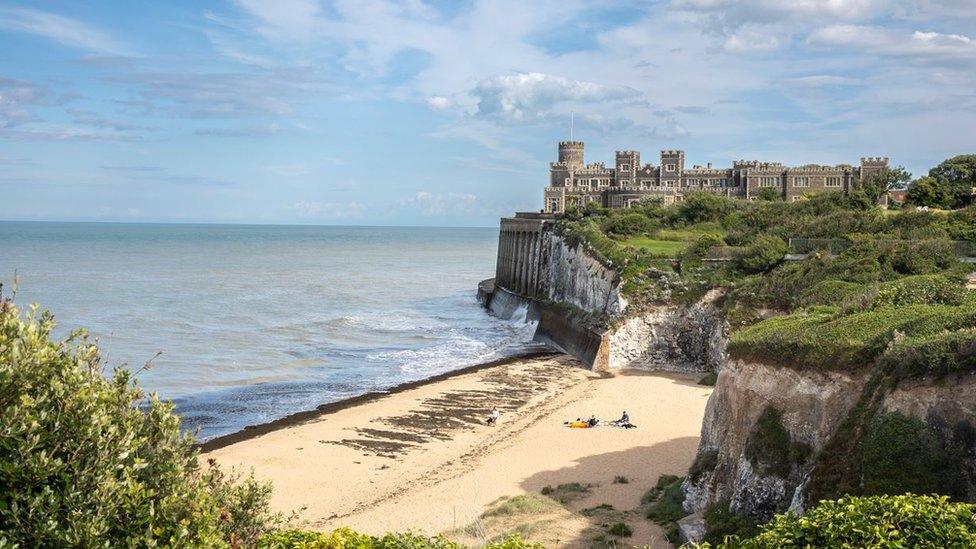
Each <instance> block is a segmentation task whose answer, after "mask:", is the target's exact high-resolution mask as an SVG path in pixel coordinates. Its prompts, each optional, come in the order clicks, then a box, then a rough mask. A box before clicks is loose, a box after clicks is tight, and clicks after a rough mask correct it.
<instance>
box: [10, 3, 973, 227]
mask: <svg viewBox="0 0 976 549" xmlns="http://www.w3.org/2000/svg"><path fill="white" fill-rule="evenodd" d="M570 112H575V113H576V115H575V119H576V124H575V127H576V137H577V138H580V139H583V140H585V141H586V142H587V160H589V161H594V160H603V161H606V162H608V163H609V162H611V161H612V158H613V156H612V153H613V150H615V149H638V150H641V151H642V152H643V155H644V161H645V162H647V161H650V162H653V163H656V162H657V151H659V150H660V149H663V148H684V149H685V150H686V154H687V157H688V160H689V161H690V162H693V163H705V162H708V161H711V162H714V163H716V164H717V165H726V164H729V163H730V162H731V160H732V159H737V158H750V159H751V158H757V159H762V160H774V161H781V162H784V163H791V164H793V163H808V162H819V163H830V164H833V163H842V162H846V163H856V162H857V159H858V157H860V156H862V155H863V156H875V155H888V156H890V157H891V158H892V162H893V163H894V164H896V165H904V166H906V167H907V168H908V169H909V170H910V171H913V172H915V174H916V175H920V174H922V173H924V171H926V170H927V169H928V168H929V167H931V166H932V165H934V164H936V163H938V162H939V161H941V160H942V159H944V158H946V157H948V156H951V155H955V154H960V153H967V152H976V2H974V0H920V1H907V0H889V1H886V0H791V1H790V2H782V1H780V0H662V1H659V2H626V1H624V2H593V1H586V0H558V1H557V0H553V1H550V0H539V1H533V2H525V1H524V0H513V1H509V0H492V1H489V0H473V1H465V2H449V1H446V0H435V1H427V2H424V1H421V0H408V1H404V2H393V1H387V0H275V1H268V0H236V1H233V0H230V1H206V0H201V1H184V2H175V1H171V2H163V1H155V2H148V1H147V2H140V1H138V0H126V1H118V2H98V1H90V2H44V1H40V2H30V3H23V2H4V1H2V0H0V205H2V210H0V219H20V220H97V221H166V222H228V223H315V224H376V225H485V226H491V225H494V224H495V223H496V221H497V218H498V217H499V216H501V215H505V214H508V213H510V212H512V211H514V210H517V209H518V210H526V209H537V208H539V207H540V205H541V193H542V187H543V186H544V185H545V183H546V179H547V170H548V162H549V161H550V160H552V159H554V156H555V148H556V142H557V141H558V140H560V139H565V138H566V137H567V136H568V132H569V118H570Z"/></svg>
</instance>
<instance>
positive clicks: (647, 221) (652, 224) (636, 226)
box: [604, 213, 661, 236]
mask: <svg viewBox="0 0 976 549" xmlns="http://www.w3.org/2000/svg"><path fill="white" fill-rule="evenodd" d="M660 228H661V224H660V222H658V221H657V220H654V219H651V218H649V217H647V216H646V215H643V214H639V213H626V214H622V215H614V216H612V217H610V218H609V219H608V220H607V222H606V224H605V226H604V229H605V230H606V231H607V232H609V233H613V234H619V235H624V236H627V235H635V234H651V233H653V232H654V231H656V230H658V229H660Z"/></svg>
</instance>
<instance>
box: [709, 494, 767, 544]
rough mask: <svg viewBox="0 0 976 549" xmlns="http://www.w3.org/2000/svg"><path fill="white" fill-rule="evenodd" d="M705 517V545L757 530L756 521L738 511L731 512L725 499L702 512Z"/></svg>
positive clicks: (750, 533)
mask: <svg viewBox="0 0 976 549" xmlns="http://www.w3.org/2000/svg"><path fill="white" fill-rule="evenodd" d="M702 518H703V519H705V547H708V545H707V544H708V543H710V542H711V543H715V542H718V541H720V540H723V539H726V538H729V537H733V538H739V537H748V536H752V535H755V534H756V532H757V525H756V521H755V520H753V519H751V518H749V517H747V516H745V515H740V514H738V513H733V512H732V511H731V510H730V508H729V502H728V501H727V500H722V501H716V502H715V503H713V504H711V505H709V506H708V508H707V509H705V512H704V513H703V514H702Z"/></svg>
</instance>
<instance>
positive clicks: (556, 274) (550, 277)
mask: <svg viewBox="0 0 976 549" xmlns="http://www.w3.org/2000/svg"><path fill="white" fill-rule="evenodd" d="M545 271H546V275H545V277H546V279H547V282H548V289H549V291H548V295H549V299H550V300H551V301H557V302H559V301H561V302H565V303H570V304H572V305H575V306H576V307H579V308H580V309H583V310H584V311H588V312H598V313H604V314H607V315H610V316H615V315H618V314H620V313H621V312H623V310H624V308H626V307H627V301H626V300H625V299H624V298H623V297H622V296H621V295H620V275H618V274H617V272H616V271H614V270H613V269H610V268H607V267H605V266H604V265H603V264H602V263H600V262H599V261H597V260H596V259H594V258H593V257H591V256H590V255H589V254H588V253H586V251H585V250H583V249H582V247H580V246H576V247H570V246H568V245H567V244H566V242H565V241H564V240H563V238H562V237H559V236H555V235H553V236H552V237H551V239H550V242H549V260H548V261H547V262H546V267H545Z"/></svg>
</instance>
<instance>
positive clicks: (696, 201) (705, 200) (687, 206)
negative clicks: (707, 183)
mask: <svg viewBox="0 0 976 549" xmlns="http://www.w3.org/2000/svg"><path fill="white" fill-rule="evenodd" d="M735 209H736V202H735V201H734V200H733V199H731V198H726V197H724V196H718V195H715V194H712V193H707V192H692V193H688V195H687V196H685V200H684V201H683V202H682V203H681V204H680V205H679V206H678V215H679V216H680V217H681V218H683V219H684V220H685V221H687V222H688V223H701V222H703V221H713V222H719V221H722V219H723V218H724V217H725V216H726V215H728V214H729V213H731V212H732V211H734V210H735Z"/></svg>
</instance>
